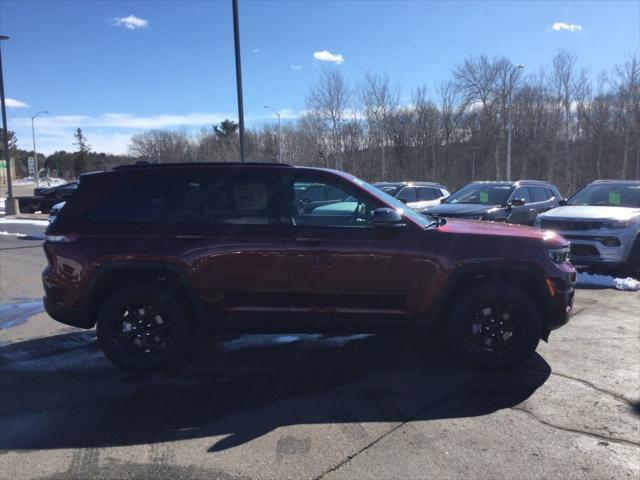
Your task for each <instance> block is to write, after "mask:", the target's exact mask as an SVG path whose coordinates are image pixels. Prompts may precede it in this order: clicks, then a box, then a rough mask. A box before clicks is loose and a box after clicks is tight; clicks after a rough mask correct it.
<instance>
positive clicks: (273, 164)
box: [112, 160, 293, 170]
mask: <svg viewBox="0 0 640 480" xmlns="http://www.w3.org/2000/svg"><path fill="white" fill-rule="evenodd" d="M196 166H198V167H200V166H205V167H207V166H208V167H245V166H246V167H250V166H253V167H255V166H258V167H292V166H293V165H291V164H289V163H278V162H172V163H149V162H148V161H146V160H138V161H137V162H136V163H135V164H126V165H117V166H115V167H113V168H112V170H127V169H130V168H131V169H133V168H164V167H196Z"/></svg>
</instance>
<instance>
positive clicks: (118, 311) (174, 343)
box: [97, 286, 191, 370]
mask: <svg viewBox="0 0 640 480" xmlns="http://www.w3.org/2000/svg"><path fill="white" fill-rule="evenodd" d="M97 335H98V344H99V345H100V348H101V349H102V351H103V352H104V353H105V355H106V356H107V357H108V358H109V359H110V360H111V361H112V362H113V363H115V364H116V365H118V366H120V367H122V368H125V369H128V370H157V369H161V368H166V367H170V366H173V365H176V364H178V363H179V362H180V360H182V359H183V358H184V356H185V353H186V352H187V351H188V346H189V345H188V344H189V339H190V337H191V335H190V328H189V322H188V320H187V318H186V316H185V313H184V309H183V308H182V306H181V305H180V303H179V302H177V301H176V299H175V298H174V297H172V296H170V295H168V294H167V293H166V292H165V291H163V290H162V289H160V288H156V287H150V286H131V287H126V288H124V289H122V290H119V291H118V292H116V293H115V294H113V295H112V296H111V297H109V298H108V299H107V301H106V302H105V304H104V305H103V307H102V310H101V312H100V315H99V317H98V326H97Z"/></svg>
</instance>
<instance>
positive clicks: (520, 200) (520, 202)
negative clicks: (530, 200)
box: [510, 198, 527, 207]
mask: <svg viewBox="0 0 640 480" xmlns="http://www.w3.org/2000/svg"><path fill="white" fill-rule="evenodd" d="M510 203H511V206H513V207H521V206H522V205H525V204H526V203H527V202H525V200H524V198H514V199H513V200H511V202H510Z"/></svg>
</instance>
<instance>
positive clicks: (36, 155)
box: [31, 110, 49, 188]
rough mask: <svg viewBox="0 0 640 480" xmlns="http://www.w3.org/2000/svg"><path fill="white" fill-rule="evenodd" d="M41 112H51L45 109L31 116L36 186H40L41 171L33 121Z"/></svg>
mask: <svg viewBox="0 0 640 480" xmlns="http://www.w3.org/2000/svg"><path fill="white" fill-rule="evenodd" d="M41 113H49V112H48V111H46V110H43V111H41V112H38V113H36V114H35V115H34V116H33V117H31V137H32V138H33V161H34V163H35V166H36V188H38V187H39V186H40V171H39V170H38V152H36V129H35V128H34V127H33V121H34V120H35V119H36V117H37V116H38V115H40V114H41Z"/></svg>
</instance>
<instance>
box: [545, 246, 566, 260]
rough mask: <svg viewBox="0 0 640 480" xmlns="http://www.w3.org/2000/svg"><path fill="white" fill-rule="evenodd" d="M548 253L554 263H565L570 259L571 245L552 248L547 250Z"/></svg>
mask: <svg viewBox="0 0 640 480" xmlns="http://www.w3.org/2000/svg"><path fill="white" fill-rule="evenodd" d="M547 255H549V258H550V259H551V261H552V262H553V263H564V262H566V261H567V260H569V247H562V248H552V249H551V250H547Z"/></svg>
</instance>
